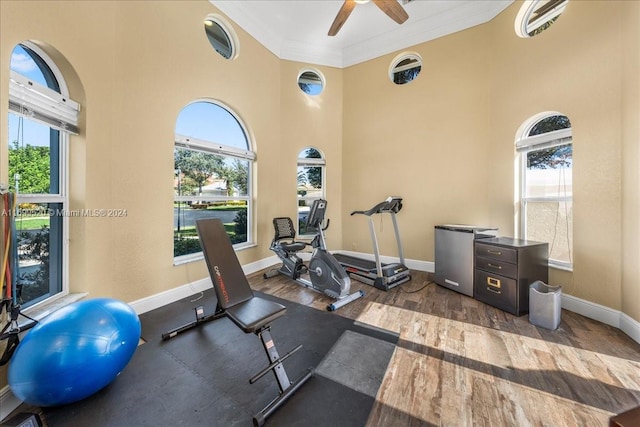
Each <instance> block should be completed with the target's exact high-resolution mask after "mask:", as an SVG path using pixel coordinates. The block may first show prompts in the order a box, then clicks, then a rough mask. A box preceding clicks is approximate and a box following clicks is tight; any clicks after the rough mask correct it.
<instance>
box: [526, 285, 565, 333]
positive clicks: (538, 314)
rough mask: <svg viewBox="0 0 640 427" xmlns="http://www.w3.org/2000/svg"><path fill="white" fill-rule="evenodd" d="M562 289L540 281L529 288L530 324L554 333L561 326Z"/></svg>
mask: <svg viewBox="0 0 640 427" xmlns="http://www.w3.org/2000/svg"><path fill="white" fill-rule="evenodd" d="M561 298H562V288H561V287H560V286H552V285H547V284H546V283H544V282H542V281H540V280H538V281H535V282H533V283H532V284H531V285H530V286H529V322H531V323H532V324H533V325H536V326H541V327H543V328H546V329H551V330H552V331H553V330H555V329H557V328H558V325H559V324H560V312H561V308H562V304H561Z"/></svg>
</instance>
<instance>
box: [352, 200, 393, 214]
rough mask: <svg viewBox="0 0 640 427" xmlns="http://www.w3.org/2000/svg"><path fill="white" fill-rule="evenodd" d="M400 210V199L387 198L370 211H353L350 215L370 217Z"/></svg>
mask: <svg viewBox="0 0 640 427" xmlns="http://www.w3.org/2000/svg"><path fill="white" fill-rule="evenodd" d="M400 209H402V197H394V196H389V197H388V198H387V199H386V200H385V201H383V202H380V203H378V204H377V205H375V206H374V207H372V208H371V209H368V210H366V211H353V212H351V215H366V216H371V215H374V214H379V213H383V212H393V213H398V212H400Z"/></svg>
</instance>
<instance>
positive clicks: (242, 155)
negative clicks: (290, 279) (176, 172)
mask: <svg viewBox="0 0 640 427" xmlns="http://www.w3.org/2000/svg"><path fill="white" fill-rule="evenodd" d="M197 102H208V103H211V104H213V105H216V106H218V107H220V108H223V109H225V110H226V111H227V112H228V113H229V114H231V115H232V116H233V117H234V118H235V120H236V121H237V122H238V125H239V126H240V128H241V129H242V132H243V134H244V136H245V138H246V141H247V145H248V146H249V147H251V146H252V142H251V138H250V136H249V135H250V134H249V132H248V131H247V128H246V126H245V125H244V123H243V121H242V120H241V119H240V117H238V115H237V114H235V112H234V111H233V110H232V109H231V108H229V107H228V106H226V105H225V104H223V103H221V102H219V101H215V100H213V99H198V100H195V101H193V102H192V103H197ZM174 139H175V142H174V147H175V148H183V149H187V150H192V151H200V152H203V153H208V154H217V155H220V156H224V157H230V158H233V159H238V160H246V161H248V162H249V164H248V171H247V184H248V185H247V194H246V195H244V196H213V195H208V196H179V195H174V197H173V200H174V202H189V201H192V202H193V201H201V202H202V201H209V202H211V201H213V202H217V201H220V202H224V201H231V200H243V201H245V202H246V203H247V241H246V242H243V243H236V244H234V245H233V247H234V249H236V250H239V249H244V248H248V247H251V246H254V245H255V241H254V236H253V234H254V233H253V227H254V215H253V185H254V184H253V168H254V162H255V159H256V154H255V153H254V152H253V151H251V150H248V149H247V150H243V149H241V148H237V147H232V146H229V145H224V144H219V143H215V142H212V141H205V140H202V139H197V138H193V137H189V136H185V135H180V134H175V138H174ZM203 258H204V255H203V253H202V251H200V252H194V253H191V254H186V255H180V256H177V257H174V258H173V264H174V265H180V264H185V263H189V262H193V261H198V260H201V259H203Z"/></svg>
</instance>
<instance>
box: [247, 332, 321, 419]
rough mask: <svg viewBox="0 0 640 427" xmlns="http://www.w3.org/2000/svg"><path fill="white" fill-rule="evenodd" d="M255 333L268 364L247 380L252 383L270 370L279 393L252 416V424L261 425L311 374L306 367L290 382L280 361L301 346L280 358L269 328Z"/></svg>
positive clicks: (311, 371) (310, 370)
mask: <svg viewBox="0 0 640 427" xmlns="http://www.w3.org/2000/svg"><path fill="white" fill-rule="evenodd" d="M256 335H258V336H259V337H260V341H261V342H262V346H263V347H264V349H265V351H266V353H267V357H268V358H269V362H271V363H270V364H269V366H268V367H267V368H265V369H263V370H262V371H260V372H259V373H258V374H256V375H254V377H253V378H251V379H250V380H249V382H250V383H252V384H253V383H254V382H255V381H257V380H258V379H259V378H261V377H262V376H263V375H264V374H266V373H267V372H269V371H270V370H271V371H273V373H274V374H275V376H276V380H277V381H278V387H279V388H280V394H279V395H278V397H276V398H275V399H274V400H273V401H272V402H271V403H269V404H268V405H267V406H266V407H265V408H264V409H263V410H262V411H260V412H259V413H258V414H256V415H255V416H254V417H253V425H254V426H256V427H259V426H262V425H263V424H264V422H265V420H266V419H267V417H268V416H269V415H271V414H273V413H274V412H275V411H276V410H277V409H278V408H279V407H280V406H282V404H283V403H284V402H285V401H286V400H287V399H289V397H291V396H292V395H293V394H294V393H295V392H296V391H297V390H298V389H299V388H300V386H302V384H304V383H305V382H306V381H307V380H308V379H309V378H311V375H312V374H313V370H312V369H308V370H307V371H306V372H305V373H304V374H303V375H302V376H301V377H300V378H298V379H297V380H296V381H294V382H291V381H290V380H289V377H288V376H287V372H286V371H285V369H284V366H283V365H282V361H283V360H285V359H286V358H288V357H289V356H291V355H292V354H293V353H295V352H296V351H298V350H300V348H302V346H298V347H296V348H294V349H293V350H292V351H290V352H289V353H287V354H285V355H284V356H283V357H282V358H280V355H279V354H278V350H277V349H276V345H275V343H274V342H273V338H272V337H271V331H270V330H269V328H265V329H263V330H260V331H258V332H256Z"/></svg>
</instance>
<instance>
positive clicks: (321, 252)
mask: <svg viewBox="0 0 640 427" xmlns="http://www.w3.org/2000/svg"><path fill="white" fill-rule="evenodd" d="M326 210H327V201H326V200H323V199H317V200H314V201H313V204H312V205H311V209H310V210H309V216H308V218H307V228H314V229H316V230H317V232H316V235H315V237H314V238H313V240H312V241H311V243H307V242H301V241H296V240H295V237H296V231H295V227H294V224H293V221H292V220H291V218H288V217H279V218H274V219H273V227H274V228H275V236H274V237H273V241H272V242H271V247H270V248H269V249H271V250H272V251H274V252H275V253H276V255H278V258H280V260H281V261H282V265H281V266H280V268H278V269H274V270H271V271H268V272H267V273H264V278H265V279H268V278H270V277H275V276H277V275H278V274H283V275H284V276H287V277H288V278H290V279H293V280H295V281H296V283H298V284H299V285H302V286H304V287H306V288H309V289H312V290H314V291H316V292H319V293H322V294H325V295H327V296H329V297H331V298H334V299H336V302H334V303H332V304H329V305H327V310H328V311H334V310H337V309H338V308H340V307H342V306H344V305H345V304H348V303H350V302H352V301H355V300H357V299H358V298H361V297H363V296H364V292H363V291H357V292H354V293H352V294H350V293H349V290H350V288H351V279H350V278H349V275H348V274H347V272H346V271H345V270H344V268H342V266H341V265H340V264H339V263H338V261H337V260H336V259H335V258H334V257H333V255H331V254H330V253H329V252H328V251H327V246H326V241H325V237H324V231H325V230H326V229H327V228H329V220H327V224H326V226H324V227H323V221H324V216H325V212H326ZM306 246H312V247H313V252H312V254H311V259H310V260H309V265H308V266H307V265H306V264H305V263H304V262H303V261H302V258H300V256H298V252H300V251H302V250H303V249H304V248H305V247H306ZM305 273H309V279H311V280H307V279H305V278H303V277H301V276H302V275H303V274H305Z"/></svg>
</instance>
